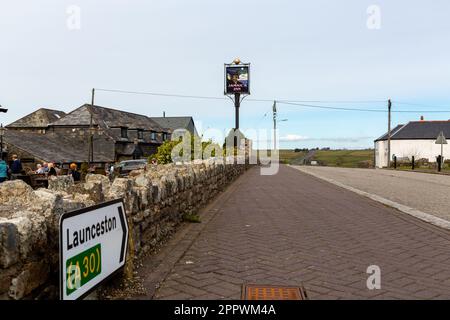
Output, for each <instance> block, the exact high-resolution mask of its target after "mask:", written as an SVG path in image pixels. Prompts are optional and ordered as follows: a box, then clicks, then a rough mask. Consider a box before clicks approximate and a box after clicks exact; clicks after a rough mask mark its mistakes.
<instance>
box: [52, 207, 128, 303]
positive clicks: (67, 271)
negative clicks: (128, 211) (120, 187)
mask: <svg viewBox="0 0 450 320" xmlns="http://www.w3.org/2000/svg"><path fill="white" fill-rule="evenodd" d="M59 225H60V239H59V241H60V244H59V245H60V296H61V299H62V300H75V299H80V298H83V297H85V296H86V295H87V294H89V293H90V292H91V291H92V290H94V289H95V288H96V287H97V286H98V285H99V284H101V283H102V282H104V281H105V280H107V279H108V278H109V277H110V276H112V275H113V274H114V273H116V272H117V271H119V270H120V269H122V268H123V266H124V265H125V260H126V251H127V246H128V224H127V219H126V215H125V209H124V206H123V202H122V200H114V201H111V202H106V203H103V204H100V205H97V206H93V207H89V208H84V209H81V210H77V211H73V212H69V213H65V214H63V215H62V216H61V219H60V223H59Z"/></svg>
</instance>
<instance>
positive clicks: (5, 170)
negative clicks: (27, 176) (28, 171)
mask: <svg viewBox="0 0 450 320" xmlns="http://www.w3.org/2000/svg"><path fill="white" fill-rule="evenodd" d="M22 170H23V168H22V162H21V161H20V159H19V158H18V157H17V155H15V154H13V155H12V161H11V164H10V165H8V164H7V163H6V161H5V160H3V159H1V160H0V183H2V182H4V181H6V180H8V179H14V177H15V176H17V175H19V174H21V173H22Z"/></svg>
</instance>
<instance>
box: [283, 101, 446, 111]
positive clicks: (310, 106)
mask: <svg viewBox="0 0 450 320" xmlns="http://www.w3.org/2000/svg"><path fill="white" fill-rule="evenodd" d="M277 102H278V103H281V104H287V105H293V106H299V107H306V108H317V109H330V110H340V111H358V112H380V113H386V112H388V110H381V109H361V108H343V107H331V106H320V105H312V104H304V103H291V102H286V101H278V100H277ZM391 112H396V113H450V110H392V111H391Z"/></svg>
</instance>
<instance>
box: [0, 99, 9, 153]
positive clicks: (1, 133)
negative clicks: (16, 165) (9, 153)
mask: <svg viewBox="0 0 450 320" xmlns="http://www.w3.org/2000/svg"><path fill="white" fill-rule="evenodd" d="M0 112H2V113H7V112H8V109H5V108H3V107H2V106H1V105H0ZM4 135H5V128H3V123H2V124H1V125H0V139H1V141H0V144H1V148H0V152H1V159H2V160H3V136H4Z"/></svg>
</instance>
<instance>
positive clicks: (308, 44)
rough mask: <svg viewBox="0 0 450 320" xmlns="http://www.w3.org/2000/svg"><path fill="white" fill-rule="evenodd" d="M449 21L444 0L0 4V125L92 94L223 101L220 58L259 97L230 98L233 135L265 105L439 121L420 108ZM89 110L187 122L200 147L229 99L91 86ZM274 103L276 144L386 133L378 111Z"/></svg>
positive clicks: (255, 124)
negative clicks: (240, 67) (237, 69)
mask: <svg viewBox="0 0 450 320" xmlns="http://www.w3.org/2000/svg"><path fill="white" fill-rule="evenodd" d="M449 13H450V2H449V1H448V0H433V1H420V0H407V1H406V0H396V1H392V0H390V1H387V0H379V1H375V0H371V1H366V0H347V1H334V0H314V1H293V0H291V1H287V0H276V1H275V0H273V1H268V0H240V1H236V0H228V1H222V0H215V1H211V0H190V1H186V0H161V1H159V0H152V1H138V0H127V1H119V0H96V1H93V0H82V1H81V0H78V1H77V0H71V1H65V0H40V1H23V0H15V1H6V0H0V74H1V76H0V105H2V106H3V107H5V108H8V109H9V112H8V113H7V114H3V113H1V114H0V122H2V123H4V124H7V123H10V122H13V121H15V120H17V119H18V118H20V117H22V116H24V115H26V114H28V113H30V112H32V111H34V110H36V109H37V108H40V107H46V108H53V109H58V110H62V111H66V112H69V111H71V110H73V109H75V108H77V107H79V106H81V105H82V104H84V103H89V102H90V98H91V97H90V93H91V89H92V88H106V89H119V90H128V91H143V92H155V93H165V94H181V95H198V96H211V97H222V98H223V97H224V96H223V84H224V80H223V79H224V74H223V71H224V70H223V64H224V63H230V62H232V61H233V60H234V58H236V57H239V58H240V59H241V60H242V61H243V62H249V63H251V78H250V81H251V84H250V86H251V96H250V97H249V98H247V99H250V98H251V99H267V100H268V101H262V102H255V101H250V100H246V99H244V100H243V102H242V104H241V108H240V126H241V128H242V129H243V130H244V131H245V130H246V129H253V130H258V129H261V130H262V129H265V130H270V129H271V128H272V126H273V121H272V113H271V112H272V104H273V103H272V102H271V100H275V99H276V100H296V101H297V100H298V101H322V102H320V103H319V102H317V103H310V104H315V105H323V106H332V107H345V108H362V109H376V110H378V109H380V110H386V109H387V100H388V99H389V98H390V99H392V100H393V110H396V111H398V110H414V111H417V112H416V113H394V114H393V117H392V125H393V126H395V125H396V124H398V123H406V122H408V121H414V120H418V119H419V118H420V116H421V115H423V116H424V117H425V119H426V120H433V119H434V120H447V119H450V112H448V113H439V114H437V113H430V112H428V111H430V110H449V111H450V90H449V87H448V85H449V83H450V60H449V57H448V53H449V51H450V41H449V40H450V19H448V15H449ZM337 101H346V103H343V102H339V103H338V102H337ZM366 101H371V102H370V103H362V102H366ZM372 101H373V102H372ZM95 103H96V104H97V105H101V106H105V107H113V108H118V109H122V110H126V111H130V112H135V113H141V114H145V115H148V116H161V115H162V113H163V111H165V112H166V115H167V116H182V115H189V116H193V118H194V120H195V122H196V125H197V127H198V128H199V131H200V133H204V138H205V139H207V138H211V137H212V138H214V139H217V140H218V139H219V133H218V132H226V130H227V129H229V128H232V127H234V106H233V103H232V101H231V100H229V99H223V100H206V99H205V100H202V99H186V98H175V97H161V96H151V95H134V94H119V93H112V92H103V91H97V93H96V100H95ZM403 103H413V104H419V105H421V106H417V105H406V104H403ZM277 109H278V119H279V120H287V121H280V122H279V123H278V128H279V138H280V148H283V149H287V148H305V147H307V148H312V147H331V148H348V149H351V148H368V147H373V140H374V139H376V138H377V137H379V136H381V135H382V134H384V133H385V132H386V131H387V114H386V113H384V112H383V113H382V112H355V111H338V110H330V109H315V108H307V107H301V106H294V105H287V104H282V103H278V104H277ZM419 111H427V112H419ZM212 129H215V130H216V131H214V130H212ZM267 135H268V136H271V134H270V132H269V133H268V134H267ZM258 140H260V142H261V141H263V140H264V139H262V138H261V137H258ZM266 140H267V139H266Z"/></svg>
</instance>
